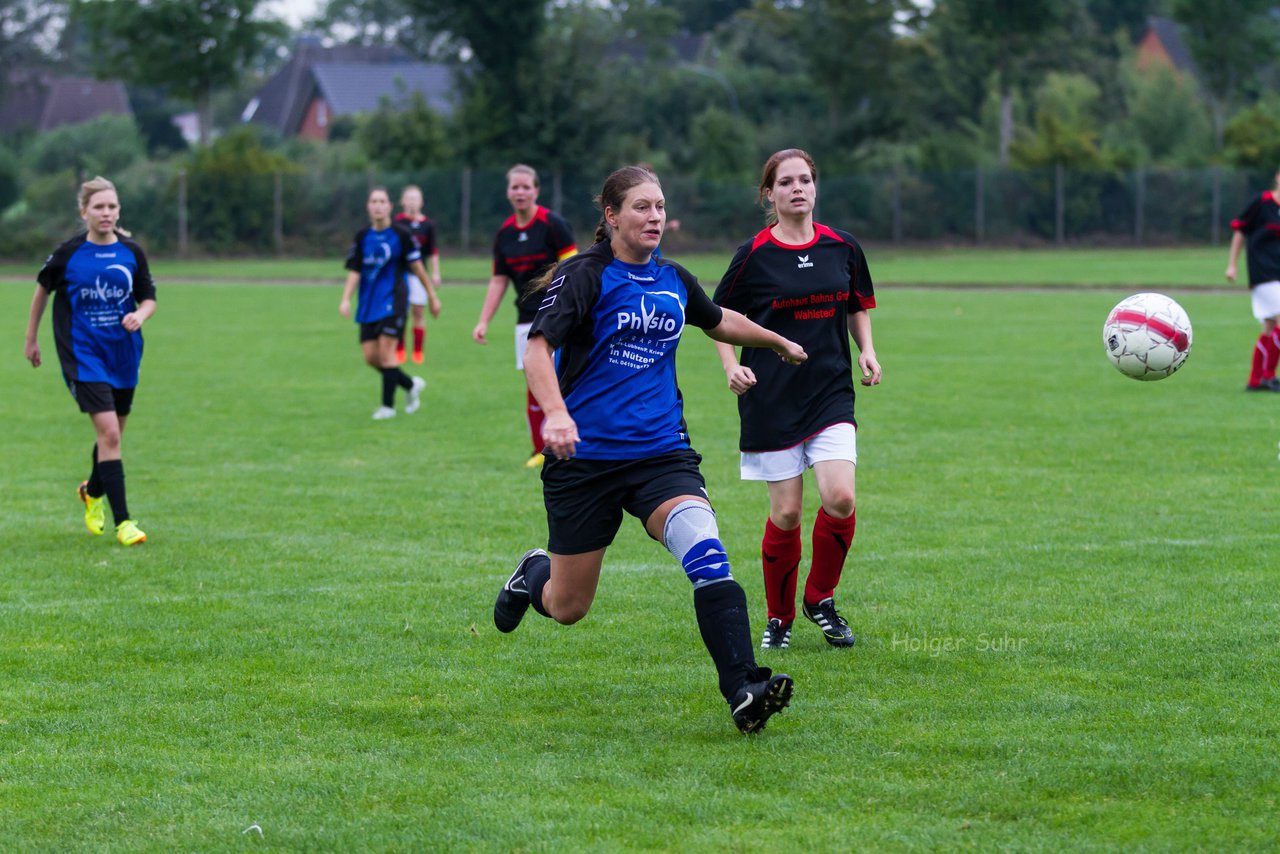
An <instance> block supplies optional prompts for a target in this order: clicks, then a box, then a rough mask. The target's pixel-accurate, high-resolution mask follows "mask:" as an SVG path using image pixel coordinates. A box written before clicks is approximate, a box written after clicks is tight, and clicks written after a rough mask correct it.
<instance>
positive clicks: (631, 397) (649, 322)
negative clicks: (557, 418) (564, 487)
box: [529, 242, 724, 460]
mask: <svg viewBox="0 0 1280 854" xmlns="http://www.w3.org/2000/svg"><path fill="white" fill-rule="evenodd" d="M723 315H724V313H723V312H722V311H721V309H720V308H719V306H717V305H715V304H714V303H713V302H711V300H710V299H709V298H708V297H707V295H706V293H704V292H703V290H702V286H701V285H699V284H698V280H697V279H696V278H694V276H693V274H691V273H690V272H689V271H687V270H685V269H684V268H683V267H681V266H680V265H679V264H675V263H673V262H671V261H668V260H666V259H665V258H661V259H653V260H650V262H649V263H648V264H643V265H636V264H626V263H623V262H622V261H619V260H617V259H616V258H614V257H613V251H612V249H611V248H610V246H609V244H608V243H607V242H603V243H597V244H596V245H594V246H592V247H591V248H590V249H588V250H587V251H586V252H583V253H582V254H580V255H575V256H574V257H572V258H570V259H568V260H566V261H564V262H562V263H561V264H560V267H559V268H558V269H557V271H556V278H555V279H554V280H553V281H552V283H551V285H550V286H549V287H548V288H547V290H546V292H545V293H544V294H543V299H542V304H541V307H540V308H539V309H538V313H537V316H536V317H535V318H534V321H533V326H532V328H531V329H530V330H529V336H530V337H533V336H535V335H541V336H543V337H544V338H546V339H547V343H549V344H550V345H551V346H552V347H553V348H555V350H556V376H557V377H558V378H559V380H560V392H561V394H562V395H563V396H564V400H565V404H566V405H567V406H568V408H569V415H570V416H571V417H572V418H573V420H574V422H575V423H576V424H577V427H578V436H579V439H580V441H579V443H578V445H577V450H576V455H577V456H578V457H581V458H582V459H588V460H632V459H642V458H644V457H650V456H653V455H655V454H661V453H665V452H667V451H674V450H678V449H681V448H688V447H689V435H688V430H687V428H686V426H685V421H684V405H683V402H682V400H681V397H680V389H679V388H678V386H677V384H676V347H677V345H679V343H680V336H681V334H682V333H683V332H684V328H685V325H686V324H692V325H694V326H697V327H699V328H702V329H712V328H714V327H716V326H718V325H719V324H720V320H721V318H722V317H723Z"/></svg>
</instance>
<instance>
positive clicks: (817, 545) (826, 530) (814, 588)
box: [804, 507, 858, 605]
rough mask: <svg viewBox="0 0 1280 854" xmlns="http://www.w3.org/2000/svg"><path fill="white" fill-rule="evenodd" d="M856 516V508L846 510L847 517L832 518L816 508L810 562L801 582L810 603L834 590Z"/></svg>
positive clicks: (820, 599)
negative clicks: (805, 575)
mask: <svg viewBox="0 0 1280 854" xmlns="http://www.w3.org/2000/svg"><path fill="white" fill-rule="evenodd" d="M857 518H858V514H857V511H856V510H855V511H854V512H853V513H850V514H849V518H848V519H836V518H833V517H831V516H828V515H827V511H826V510H823V509H822V508H821V507H819V508H818V518H816V519H814V520H813V565H812V566H811V567H810V568H809V577H808V578H807V579H806V580H805V583H804V601H805V602H807V603H809V604H810V605H816V604H818V603H819V602H821V601H822V600H823V599H827V598H830V597H831V596H832V595H833V594H834V593H835V592H836V585H837V584H839V583H840V572H841V571H842V570H843V569H844V559H845V556H846V555H848V554H849V547H850V546H852V545H853V531H854V528H856V527H857Z"/></svg>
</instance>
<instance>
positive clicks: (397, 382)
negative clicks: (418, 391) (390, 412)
mask: <svg viewBox="0 0 1280 854" xmlns="http://www.w3.org/2000/svg"><path fill="white" fill-rule="evenodd" d="M396 386H399V387H400V388H404V389H409V388H413V380H411V379H409V375H408V374H406V373H405V372H404V371H402V370H400V369H399V368H383V369H382V405H383V406H386V407H393V406H395V405H396Z"/></svg>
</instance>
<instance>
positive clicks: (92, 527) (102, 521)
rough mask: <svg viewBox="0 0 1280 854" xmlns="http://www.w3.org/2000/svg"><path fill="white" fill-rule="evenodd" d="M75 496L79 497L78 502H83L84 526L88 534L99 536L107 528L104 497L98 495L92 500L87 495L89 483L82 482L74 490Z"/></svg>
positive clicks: (90, 496)
mask: <svg viewBox="0 0 1280 854" xmlns="http://www.w3.org/2000/svg"><path fill="white" fill-rule="evenodd" d="M76 494H78V495H79V496H80V500H81V501H83V502H84V525H85V527H86V528H88V529H89V533H90V534H94V535H100V534H101V533H102V532H103V531H105V530H106V528H107V517H106V512H105V511H106V508H104V507H103V506H102V505H103V502H104V501H105V498H106V497H105V496H102V495H99V496H98V497H97V498H94V497H93V496H92V495H90V494H89V481H87V480H86V481H84V482H83V483H81V484H80V486H79V487H78V488H77V489H76Z"/></svg>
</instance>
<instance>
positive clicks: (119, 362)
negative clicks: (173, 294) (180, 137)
mask: <svg viewBox="0 0 1280 854" xmlns="http://www.w3.org/2000/svg"><path fill="white" fill-rule="evenodd" d="M79 204H80V218H81V219H83V220H84V223H85V226H86V229H87V231H86V232H85V233H84V234H78V235H76V236H75V237H73V238H71V239H70V240H68V241H67V242H65V243H63V244H62V245H61V246H59V247H58V248H57V249H55V250H54V251H53V254H52V255H50V256H49V258H48V259H47V260H46V261H45V262H44V267H43V268H42V269H41V270H40V274H39V275H38V276H37V277H36V281H38V282H39V284H38V285H36V291H35V295H34V296H33V297H32V298H31V315H30V317H29V318H28V320H27V339H26V346H25V348H24V349H25V355H26V357H27V361H29V362H31V366H32V367H33V368H38V367H40V363H41V357H40V345H39V343H37V341H36V334H37V332H38V331H39V329H40V319H41V318H42V317H43V316H44V310H45V307H46V306H47V305H48V304H49V295H50V294H53V295H54V301H53V338H54V341H55V342H56V344H57V348H58V361H59V362H61V364H62V378H63V379H64V380H65V381H66V383H67V388H68V389H69V390H70V391H71V396H72V397H73V398H75V401H76V403H77V404H78V405H79V407H80V411H81V412H84V413H86V414H88V416H89V420H90V421H92V422H93V429H94V432H95V433H96V434H97V438H96V440H95V442H94V445H93V468H92V469H91V470H90V473H89V479H88V480H86V481H85V482H83V483H81V484H80V487H79V489H78V490H77V492H78V494H79V496H80V500H81V501H82V502H84V523H85V525H86V526H87V527H88V528H89V533H91V534H95V535H98V534H101V533H102V532H103V530H105V528H106V513H105V512H104V508H103V506H102V505H103V498H104V497H105V498H106V502H107V503H108V504H110V505H111V515H112V517H113V519H114V521H115V526H116V540H117V541H118V542H119V543H120V544H121V545H126V546H136V545H140V544H142V543H145V542H146V541H147V535H146V534H144V533H143V532H142V530H141V529H140V528H139V527H138V524H137V522H135V521H134V520H133V517H132V516H131V515H130V514H129V503H128V501H127V499H126V496H125V488H124V461H123V459H122V458H121V455H120V437H121V435H122V434H123V433H124V426H125V423H126V422H127V421H128V420H129V413H130V412H131V411H133V397H134V392H135V391H136V390H137V387H138V368H139V366H140V365H141V363H142V324H143V323H145V322H146V321H147V319H148V318H149V317H151V315H153V314H155V310H156V286H155V282H153V281H152V279H151V270H150V268H149V267H148V265H147V256H146V255H144V254H143V252H142V247H141V246H139V245H138V244H137V243H134V242H133V240H131V239H130V235H129V233H128V232H127V231H124V230H122V229H120V228H118V227H117V224H118V223H119V221H120V198H119V196H117V194H116V188H115V185H114V184H112V183H111V182H110V181H108V180H107V179H106V178H102V177H95V178H94V179H93V180H91V181H86V182H85V183H83V184H81V185H80V194H79Z"/></svg>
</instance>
